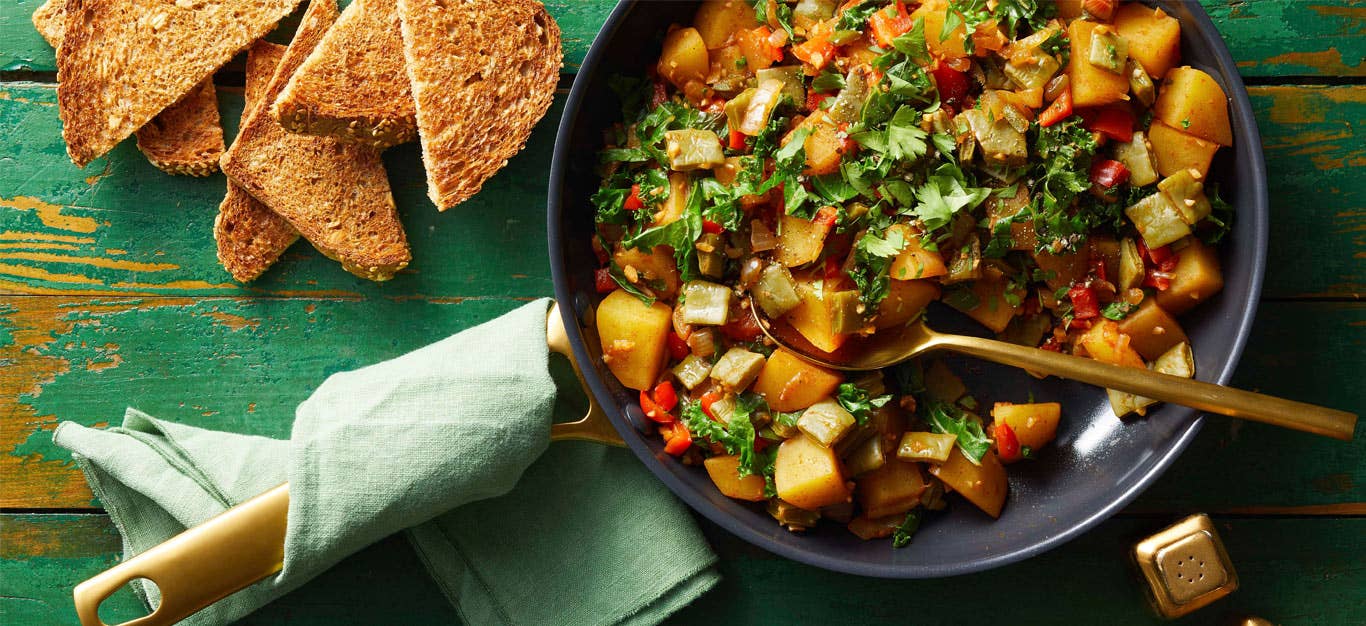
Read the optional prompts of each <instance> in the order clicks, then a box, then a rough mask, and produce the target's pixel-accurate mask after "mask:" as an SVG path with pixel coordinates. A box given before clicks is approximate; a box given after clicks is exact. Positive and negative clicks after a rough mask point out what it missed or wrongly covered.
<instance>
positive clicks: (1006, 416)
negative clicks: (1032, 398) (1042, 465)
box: [991, 402, 1062, 450]
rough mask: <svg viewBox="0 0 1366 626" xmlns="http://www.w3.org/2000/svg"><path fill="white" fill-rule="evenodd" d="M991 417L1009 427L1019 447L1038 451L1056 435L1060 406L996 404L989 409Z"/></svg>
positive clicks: (1046, 403) (1052, 403)
mask: <svg viewBox="0 0 1366 626" xmlns="http://www.w3.org/2000/svg"><path fill="white" fill-rule="evenodd" d="M991 417H992V419H994V420H996V423H997V424H1005V425H1006V426H1009V427H1010V430H1012V431H1014V432H1015V438H1016V439H1017V440H1019V442H1020V445H1022V446H1029V447H1030V448H1032V449H1034V450H1038V449H1039V448H1042V447H1043V446H1045V445H1047V444H1048V442H1050V441H1053V438H1054V437H1056V436H1057V435H1058V421H1059V420H1060V418H1061V417H1062V405H1061V404H1058V403H1057V402H1037V403H1033V404H1010V403H1008V402H997V403H996V406H994V407H993V408H992V409H991Z"/></svg>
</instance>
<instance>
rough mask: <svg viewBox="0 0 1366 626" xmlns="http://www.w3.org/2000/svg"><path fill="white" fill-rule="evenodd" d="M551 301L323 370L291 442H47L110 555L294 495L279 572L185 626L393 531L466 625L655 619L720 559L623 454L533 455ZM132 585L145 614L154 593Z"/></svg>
mask: <svg viewBox="0 0 1366 626" xmlns="http://www.w3.org/2000/svg"><path fill="white" fill-rule="evenodd" d="M547 307H548V301H545V300H541V301H537V302H534V303H531V304H528V305H526V306H523V307H521V308H519V309H517V310H515V311H512V312H510V313H508V314H507V315H504V316H503V317H501V318H499V319H496V320H493V321H491V322H488V323H486V324H483V325H481V326H478V327H475V328H471V329H469V330H466V331H464V332H461V333H459V334H457V335H455V336H453V337H450V338H448V339H445V340H443V341H440V342H437V343H435V344H432V345H430V346H427V347H425V348H422V349H420V350H417V351H415V352H412V353H409V354H407V355H404V356H401V357H398V358H396V359H394V360H391V361H386V362H384V363H379V364H377V365H372V366H370V367H366V368H363V369H360V370H356V371H354V372H345V373H340V374H335V375H333V376H331V377H329V378H328V379H327V380H326V381H325V382H324V383H323V384H322V386H321V387H319V388H318V389H317V391H315V392H314V393H313V395H312V396H311V397H309V398H308V400H306V401H304V403H303V404H301V405H299V407H298V409H297V411H296V414H295V421H294V427H293V431H292V433H291V435H290V439H289V440H288V441H280V440H275V439H267V438H264V437H254V436H250V435H240V434H232V433H223V432H216V431H208V430H203V429H199V428H193V427H189V426H184V425H180V424H175V423H172V422H166V421H161V420H158V419H155V418H153V417H150V416H148V415H145V414H143V413H140V412H138V411H136V410H132V409H129V410H128V413H127V415H126V416H125V417H124V423H123V426H122V427H119V428H110V429H106V430H98V429H91V428H85V427H82V426H80V425H78V424H73V423H70V422H67V423H63V424H62V425H60V426H59V427H58V428H57V430H56V432H55V433H54V434H53V439H54V441H55V442H56V443H57V445H59V446H62V447H64V448H67V449H68V450H70V451H71V452H72V456H73V457H74V458H75V459H76V461H77V463H78V464H79V465H80V467H81V468H82V469H83V470H84V471H85V474H86V478H87V479H88V480H89V482H90V486H91V489H92V490H94V492H95V495H96V496H97V497H98V498H99V499H100V501H101V502H102V503H103V504H104V506H105V508H106V509H107V510H108V511H109V515H110V517H111V518H112V519H113V521H114V523H115V525H117V527H118V529H119V532H120V534H121V535H122V537H123V548H124V558H125V559H127V558H131V557H132V556H134V555H137V554H139V553H141V552H142V551H144V550H147V549H148V548H151V547H152V546H155V545H157V544H159V543H161V542H163V541H165V540H166V539H169V538H170V537H172V536H174V535H176V534H177V533H179V532H181V531H183V530H185V529H186V528H189V527H191V526H195V525H197V524H200V523H203V522H204V521H206V520H208V519H209V518H211V517H213V516H215V515H217V514H218V513H221V512H223V511H224V510H225V509H227V508H229V507H231V506H233V505H234V504H237V503H239V502H242V501H243V500H246V499H248V498H251V497H252V496H255V495H257V494H259V493H261V492H263V491H266V490H267V489H270V488H271V487H274V486H276V485H278V484H280V483H282V482H285V481H286V480H288V481H289V482H290V503H289V528H288V533H287V535H286V537H285V562H284V569H283V571H281V572H280V573H279V574H278V575H276V576H274V577H271V578H269V579H267V580H264V581H262V582H260V583H257V584H255V585H253V586H251V587H248V588H247V589H244V590H242V591H240V592H238V593H236V594H234V595H232V596H229V597H228V598H225V599H223V600H221V601H219V602H218V603H216V604H214V605H213V606H210V607H209V608H207V609H205V610H203V611H200V612H199V613H196V614H195V615H194V616H192V617H191V618H190V619H187V620H185V622H184V623H187V624H224V623H228V622H231V621H233V620H236V619H238V618H241V617H243V616H245V615H247V614H248V613H251V612H252V611H254V610H256V609H257V608H259V607H261V606H262V605H264V604H266V603H268V602H270V601H271V600H274V599H275V598H278V597H279V596H281V595H283V594H285V593H287V592H289V591H290V590H292V589H294V588H296V587H298V586H299V585H301V584H303V583H304V582H306V581H308V580H309V579H311V578H313V577H314V576H316V575H317V574H319V573H321V572H322V571H323V570H325V569H327V568H328V567H331V566H332V565H334V564H336V563H337V562H338V561H340V560H341V559H343V558H345V557H346V556H347V555H349V554H351V553H353V552H356V551H357V550H359V549H361V548H363V547H365V546H367V545H369V544H371V543H374V542H375V541H377V540H379V539H381V538H383V537H385V536H388V535H390V534H392V533H395V532H398V531H400V530H404V529H411V530H410V532H409V538H410V540H411V541H412V543H413V545H414V546H415V548H416V550H417V552H418V554H419V555H420V556H421V558H422V559H423V561H424V562H425V563H426V564H427V566H428V571H429V573H430V574H431V575H432V576H433V577H435V579H436V581H437V583H438V585H439V586H440V588H441V589H442V590H443V591H444V592H445V594H446V596H447V598H448V599H449V600H450V602H451V603H452V604H453V605H454V606H455V608H456V610H457V611H458V612H459V614H460V615H461V617H462V618H463V619H464V620H465V621H466V623H469V624H478V625H481V626H482V625H484V624H654V623H657V622H659V621H661V620H663V619H664V618H665V617H666V616H668V615H669V614H671V613H672V612H674V611H675V610H677V609H679V608H681V607H682V606H684V605H686V604H687V603H688V602H690V601H692V600H693V599H694V598H696V597H697V596H698V595H700V594H702V593H703V592H705V591H706V590H707V589H709V588H711V586H712V585H713V584H715V582H716V581H717V579H718V576H717V574H716V572H715V571H714V570H713V568H712V565H713V563H714V562H715V559H716V557H715V555H714V554H713V553H712V552H711V549H710V548H709V547H708V546H707V544H706V541H705V540H704V539H703V538H702V535H701V533H700V532H699V531H698V529H697V527H696V525H695V524H694V523H693V521H692V518H691V517H690V516H689V515H688V513H687V511H686V510H685V509H684V508H683V507H682V505H680V504H679V503H678V501H677V500H675V499H674V498H673V496H672V495H671V494H669V493H668V491H667V490H665V488H664V487H663V486H662V485H660V484H659V483H658V482H657V481H656V480H654V478H653V477H652V476H650V475H649V473H648V472H646V471H645V469H644V468H642V467H640V463H639V462H637V461H636V460H635V459H633V458H631V456H630V455H629V453H627V452H625V451H623V450H616V449H609V448H606V447H603V446H597V445H594V444H587V443H577V442H566V443H557V444H555V445H554V446H550V445H549V444H550V423H551V419H552V409H553V406H554V401H555V394H556V391H555V384H554V381H553V380H552V379H551V376H550V373H549V358H548V353H547V349H546V345H545V316H546V310H547ZM134 590H135V591H136V592H137V593H138V595H139V596H140V597H141V598H142V599H143V601H144V602H145V603H146V604H147V605H148V607H149V608H151V609H155V607H156V606H157V605H158V603H159V601H160V598H159V596H158V592H157V589H156V587H155V586H153V585H144V584H138V583H135V584H134ZM352 601H356V602H363V601H364V599H363V598H355V599H353V600H352Z"/></svg>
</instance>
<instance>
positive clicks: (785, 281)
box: [751, 263, 802, 319]
mask: <svg viewBox="0 0 1366 626" xmlns="http://www.w3.org/2000/svg"><path fill="white" fill-rule="evenodd" d="M751 291H752V293H753V294H754V301H755V302H757V303H759V308H762V309H763V310H764V314H765V315H767V316H769V317H770V318H773V319H778V318H780V317H782V316H784V315H787V312H788V311H791V310H792V309H795V308H797V306H798V305H800V304H801V303H802V298H801V296H799V295H797V281H795V280H793V278H792V273H791V272H789V271H787V268H786V267H783V266H782V265H779V264H777V263H772V264H770V265H769V266H768V267H765V268H764V271H763V272H760V273H759V282H757V283H755V285H754V289H752V290H751Z"/></svg>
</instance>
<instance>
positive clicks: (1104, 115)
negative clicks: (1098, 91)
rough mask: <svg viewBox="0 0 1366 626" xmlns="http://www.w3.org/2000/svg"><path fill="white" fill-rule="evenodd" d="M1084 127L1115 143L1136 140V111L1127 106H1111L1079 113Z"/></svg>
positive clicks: (1084, 110) (1083, 110)
mask: <svg viewBox="0 0 1366 626" xmlns="http://www.w3.org/2000/svg"><path fill="white" fill-rule="evenodd" d="M1077 114H1078V115H1080V116H1081V119H1082V120H1083V121H1082V126H1084V127H1085V128H1086V130H1089V131H1091V132H1096V133H1100V134H1102V135H1105V136H1106V137H1109V138H1111V139H1113V140H1115V141H1124V142H1127V141H1130V140H1132V139H1133V138H1134V122H1135V118H1134V111H1133V109H1130V108H1129V105H1127V104H1122V103H1121V104H1110V105H1106V106H1103V107H1099V108H1094V109H1082V110H1080V111H1077Z"/></svg>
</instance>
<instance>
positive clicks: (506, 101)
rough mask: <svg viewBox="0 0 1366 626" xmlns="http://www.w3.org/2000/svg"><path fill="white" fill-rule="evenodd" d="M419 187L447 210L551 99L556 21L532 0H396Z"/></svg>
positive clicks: (518, 141)
mask: <svg viewBox="0 0 1366 626" xmlns="http://www.w3.org/2000/svg"><path fill="white" fill-rule="evenodd" d="M398 13H399V18H400V21H401V24H402V27H403V53H404V57H405V58H406V59H407V67H408V77H409V79H410V80H411V81H412V89H413V97H414V100H415V102H416V105H417V127H418V134H419V136H420V137H421V140H422V161H423V163H424V164H425V165H426V167H427V195H428V196H429V197H430V198H431V200H432V202H433V203H435V204H436V206H437V208H438V209H441V210H443V211H444V210H446V209H448V208H450V207H453V206H455V205H457V204H459V203H461V202H463V201H465V200H466V199H468V198H469V197H470V196H473V195H474V194H475V193H477V192H478V191H479V189H480V187H482V186H483V184H484V181H486V180H488V179H489V178H490V177H491V176H493V175H494V174H495V173H497V171H498V170H499V169H502V167H503V166H504V165H505V164H507V160H508V159H509V158H510V157H512V156H513V155H514V154H516V153H517V152H518V151H519V150H521V149H522V146H523V145H525V144H526V140H527V137H528V136H529V135H530V134H531V129H532V127H533V126H535V125H536V122H537V121H539V120H540V119H541V117H542V116H544V115H545V112H546V110H547V109H549V108H550V103H551V102H552V101H553V100H554V97H555V85H556V83H557V82H558V81H559V74H560V65H561V61H562V56H563V55H562V52H561V50H560V28H559V26H558V25H556V24H555V20H554V19H553V18H551V17H550V14H548V13H546V10H545V7H543V6H541V4H540V3H538V2H535V1H534V0H465V1H464V2H462V3H459V5H458V6H456V4H455V3H446V2H442V1H441V0H399V1H398Z"/></svg>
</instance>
